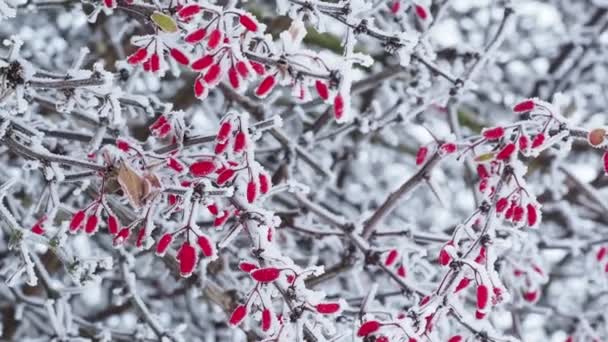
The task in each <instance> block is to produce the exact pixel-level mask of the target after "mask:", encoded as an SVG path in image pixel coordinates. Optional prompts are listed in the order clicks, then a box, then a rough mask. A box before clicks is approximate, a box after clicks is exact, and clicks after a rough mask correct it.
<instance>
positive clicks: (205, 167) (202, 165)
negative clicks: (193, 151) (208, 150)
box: [190, 160, 215, 177]
mask: <svg viewBox="0 0 608 342" xmlns="http://www.w3.org/2000/svg"><path fill="white" fill-rule="evenodd" d="M213 171H215V163H214V162H213V161H212V160H199V161H197V162H194V163H192V164H191V165H190V173H191V174H192V175H193V176H194V177H205V176H207V175H209V174H210V173H212V172H213Z"/></svg>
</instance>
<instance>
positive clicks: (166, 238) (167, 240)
mask: <svg viewBox="0 0 608 342" xmlns="http://www.w3.org/2000/svg"><path fill="white" fill-rule="evenodd" d="M172 241H173V234H169V233H167V234H165V235H163V236H161V238H160V239H158V243H157V244H156V255H158V256H163V255H165V253H166V252H167V249H168V248H169V245H170V244H171V242H172Z"/></svg>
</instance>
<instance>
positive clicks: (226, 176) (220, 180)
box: [217, 169, 234, 185]
mask: <svg viewBox="0 0 608 342" xmlns="http://www.w3.org/2000/svg"><path fill="white" fill-rule="evenodd" d="M232 176H234V170H232V169H227V170H225V171H223V172H222V173H220V175H219V176H218V177H217V184H218V185H223V184H224V183H226V182H227V181H229V180H230V179H232Z"/></svg>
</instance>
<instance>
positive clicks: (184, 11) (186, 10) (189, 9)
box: [177, 4, 201, 19]
mask: <svg viewBox="0 0 608 342" xmlns="http://www.w3.org/2000/svg"><path fill="white" fill-rule="evenodd" d="M200 11H201V7H200V6H199V5H197V4H192V5H186V6H184V7H182V8H181V9H180V10H179V11H178V12H177V15H178V16H179V17H180V18H181V19H186V18H188V17H191V16H193V15H195V14H197V13H198V12H200Z"/></svg>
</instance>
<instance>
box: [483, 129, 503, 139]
mask: <svg viewBox="0 0 608 342" xmlns="http://www.w3.org/2000/svg"><path fill="white" fill-rule="evenodd" d="M482 134H483V137H484V138H486V139H488V140H498V139H500V138H502V137H503V136H504V135H505V129H504V128H502V127H495V128H490V129H486V130H484V131H483V132H482Z"/></svg>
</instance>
